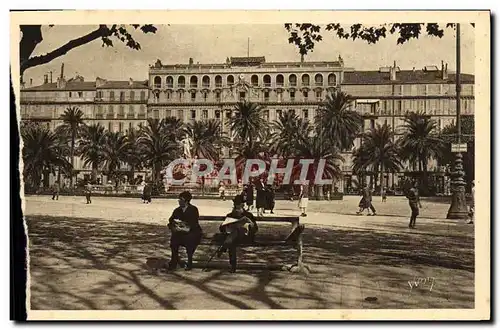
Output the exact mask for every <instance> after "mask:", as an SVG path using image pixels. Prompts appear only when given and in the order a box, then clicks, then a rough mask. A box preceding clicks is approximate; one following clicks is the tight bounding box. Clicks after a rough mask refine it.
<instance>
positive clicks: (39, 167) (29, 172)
mask: <svg viewBox="0 0 500 330" xmlns="http://www.w3.org/2000/svg"><path fill="white" fill-rule="evenodd" d="M21 137H22V140H23V149H22V156H23V167H24V169H23V175H24V177H25V178H26V182H27V183H28V184H29V185H30V186H31V187H33V188H38V187H39V186H40V183H41V182H42V174H45V175H47V174H48V173H49V172H52V173H54V169H55V168H56V167H60V168H63V169H64V170H69V169H70V166H71V164H70V163H69V162H68V160H67V159H66V158H65V150H64V148H65V146H64V145H61V144H60V141H59V138H58V136H57V135H56V134H54V133H53V132H51V131H50V130H49V129H48V128H47V127H44V126H40V125H23V126H22V127H21Z"/></svg>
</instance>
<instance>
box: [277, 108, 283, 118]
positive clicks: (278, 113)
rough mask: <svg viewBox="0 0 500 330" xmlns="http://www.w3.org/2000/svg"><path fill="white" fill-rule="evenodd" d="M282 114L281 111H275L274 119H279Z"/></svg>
mask: <svg viewBox="0 0 500 330" xmlns="http://www.w3.org/2000/svg"><path fill="white" fill-rule="evenodd" d="M282 112H283V111H282V110H276V118H279V117H281V114H282Z"/></svg>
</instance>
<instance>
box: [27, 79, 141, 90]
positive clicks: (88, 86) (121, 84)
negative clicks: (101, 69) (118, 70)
mask: <svg viewBox="0 0 500 330" xmlns="http://www.w3.org/2000/svg"><path fill="white" fill-rule="evenodd" d="M130 88H137V89H147V88H148V82H147V81H133V82H132V84H130V81H119V80H110V81H106V82H105V83H104V84H103V85H101V86H99V87H96V82H95V81H68V82H66V86H65V87H64V88H57V83H47V84H43V85H39V86H33V87H27V88H24V89H23V91H28V92H31V91H33V92H35V91H61V90H62V91H93V90H96V89H130Z"/></svg>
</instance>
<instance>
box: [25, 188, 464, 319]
mask: <svg viewBox="0 0 500 330" xmlns="http://www.w3.org/2000/svg"><path fill="white" fill-rule="evenodd" d="M358 201H359V197H355V196H352V197H351V196H348V197H346V198H345V199H344V200H343V201H330V202H327V201H310V202H309V206H310V207H309V208H308V212H307V213H308V216H307V217H305V218H301V222H302V223H304V224H305V225H306V230H305V231H304V262H305V263H307V264H308V265H309V266H310V267H311V269H312V272H311V274H309V275H303V274H295V273H290V272H287V271H279V270H270V269H269V268H266V267H261V268H256V267H251V268H245V267H244V265H245V264H246V263H248V264H251V265H255V264H261V265H263V266H264V265H266V264H267V265H275V264H282V263H285V264H286V263H292V262H293V260H294V258H295V256H296V252H295V251H294V250H292V249H284V248H258V247H256V248H245V249H244V250H243V251H240V259H241V261H242V264H243V266H242V268H241V269H239V270H238V273H236V274H231V273H229V272H228V271H227V270H226V269H224V267H217V268H215V269H213V270H211V271H210V272H202V271H201V270H200V269H194V270H192V271H191V272H185V271H183V270H177V271H175V272H169V273H165V272H159V273H157V274H155V273H153V272H151V270H150V269H148V268H147V267H146V260H147V259H148V258H163V259H165V260H168V259H169V257H170V251H169V249H168V239H169V233H168V231H167V229H166V226H165V225H166V222H167V219H168V217H169V216H170V214H171V212H172V210H173V209H174V207H176V203H177V202H176V200H175V199H154V200H153V203H152V204H149V205H147V204H143V203H142V202H141V200H139V199H132V198H111V197H94V198H93V201H92V204H90V205H86V204H85V198H84V197H66V196H61V197H60V199H59V200H58V201H52V200H51V199H50V197H49V196H28V197H26V199H25V204H24V212H25V215H26V220H27V224H28V231H29V237H30V258H31V259H30V266H31V269H30V274H31V308H32V309H234V308H237V309H266V308H272V309H283V308H293V309H305V308H307V309H325V308H326V309H336V308H342V309H343V308H397V309H400V308H405V309H408V308H473V307H474V227H473V226H472V225H467V224H466V223H465V221H460V220H446V219H445V216H446V212H447V210H448V204H443V203H435V202H432V203H431V202H427V201H426V200H425V199H424V200H423V201H422V204H423V208H422V210H421V215H420V217H419V218H418V220H417V228H416V229H409V228H408V216H409V207H408V202H407V200H406V199H405V198H404V197H389V198H388V201H387V203H381V201H380V197H375V198H374V205H375V207H376V208H377V216H374V217H369V216H366V215H365V216H357V215H355V211H356V209H357V203H358ZM193 204H194V205H196V206H197V207H198V208H199V210H200V214H201V215H224V214H226V213H228V212H229V211H230V209H231V201H229V200H228V201H219V200H196V199H194V200H193ZM275 213H276V214H275V215H278V216H280V215H295V216H297V215H298V214H299V210H298V208H297V202H296V201H295V202H291V201H277V202H276V210H275ZM202 227H203V229H204V231H206V232H211V231H216V228H217V224H216V223H212V224H202ZM276 227H280V226H276V225H274V226H272V225H267V224H263V225H262V226H260V228H261V231H263V232H265V231H268V230H269V231H273V230H278V231H279V230H282V231H283V228H278V229H276ZM284 232H286V231H284ZM214 248H215V247H213V246H212V247H210V246H200V247H199V249H198V250H197V252H196V254H195V259H196V261H198V263H203V261H205V260H206V259H208V257H209V256H210V254H211V253H212V252H213V251H214ZM219 264H220V265H226V264H227V256H225V255H224V256H223V257H222V258H219V259H218V258H215V259H214V265H219ZM415 282H417V283H418V286H416V285H415ZM368 297H376V298H377V299H376V300H374V299H366V298H368Z"/></svg>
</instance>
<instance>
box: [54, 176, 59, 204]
mask: <svg viewBox="0 0 500 330" xmlns="http://www.w3.org/2000/svg"><path fill="white" fill-rule="evenodd" d="M54 199H55V200H56V201H58V200H59V181H56V182H54V184H53V185H52V200H54Z"/></svg>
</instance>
